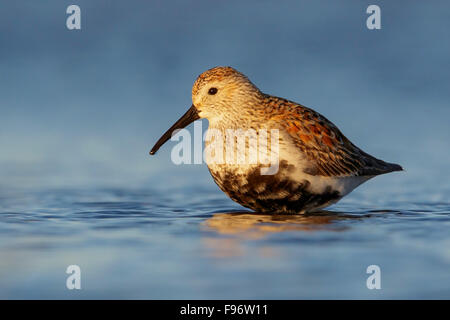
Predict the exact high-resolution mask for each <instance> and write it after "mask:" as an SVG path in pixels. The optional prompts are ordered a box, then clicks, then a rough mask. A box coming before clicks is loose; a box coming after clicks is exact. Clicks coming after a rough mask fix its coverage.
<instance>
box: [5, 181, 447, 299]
mask: <svg viewBox="0 0 450 320" xmlns="http://www.w3.org/2000/svg"><path fill="white" fill-rule="evenodd" d="M445 191H446V193H445V195H446V194H448V191H449V190H448V189H447V190H445ZM381 194H382V195H383V194H384V193H383V192H381ZM384 197H386V195H385V194H384ZM399 197H400V198H402V197H406V198H409V197H410V196H409V195H406V194H396V197H395V198H399ZM395 198H394V197H389V196H387V197H386V198H385V199H383V200H382V201H381V204H380V202H379V201H377V199H373V198H371V197H370V195H367V194H365V192H358V191H356V192H355V193H354V194H353V195H351V196H349V197H348V198H346V199H344V200H343V201H341V202H340V203H339V204H337V205H335V206H333V207H331V208H330V210H329V211H324V212H321V213H319V214H315V215H309V216H292V215H291V216H283V215H273V216H272V215H262V214H255V213H251V212H247V211H246V210H244V209H242V208H240V207H239V206H238V205H235V204H234V203H233V202H231V201H230V200H228V199H227V198H226V197H225V196H224V195H222V194H221V193H220V191H218V190H216V189H215V188H211V186H203V187H202V186H199V185H197V186H192V187H190V188H188V189H174V190H172V191H171V192H167V191H165V192H161V191H158V190H157V189H143V188H139V189H123V188H122V189H120V188H112V189H92V190H86V189H82V190H77V189H49V190H44V191H42V190H39V191H30V190H28V191H27V192H19V191H14V192H12V191H10V192H5V191H3V192H2V193H1V202H0V203H1V205H0V256H1V260H0V288H1V289H0V298H38V299H41V298H45V299H46V298H125V299H129V298H136V299H144V298H145V299H147V298H148V299H166V298H167V299H171V298H178V299H187V298H189V299H190V298H200V299H211V298H214V299H216V298H222V299H231V298H238V299H241V298H250V299H253V298H275V299H279V298H286V299H292V298H307V299H308V298H356V299H359V298H450V286H449V284H450V272H449V270H450V249H449V248H450V233H449V231H448V230H449V228H450V203H449V202H448V201H444V200H443V199H445V197H444V194H442V195H441V200H439V199H438V198H436V200H435V201H433V200H429V201H421V200H418V201H413V200H411V201H404V200H403V199H398V200H397V199H395ZM73 264H75V265H78V266H80V268H81V275H82V277H81V286H82V288H81V290H68V289H67V288H66V282H65V281H66V278H67V277H68V274H66V273H65V271H66V268H67V266H69V265H73ZM369 265H378V266H379V267H380V270H381V289H380V290H376V289H373V290H369V289H368V288H367V287H366V279H367V277H368V276H369V274H367V273H366V269H367V267H368V266H369Z"/></svg>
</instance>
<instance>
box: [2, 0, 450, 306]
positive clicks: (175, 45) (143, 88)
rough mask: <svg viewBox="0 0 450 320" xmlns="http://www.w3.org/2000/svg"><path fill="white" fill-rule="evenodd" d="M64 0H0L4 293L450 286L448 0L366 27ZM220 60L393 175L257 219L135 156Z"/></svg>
mask: <svg viewBox="0 0 450 320" xmlns="http://www.w3.org/2000/svg"><path fill="white" fill-rule="evenodd" d="M69 4H72V2H70V3H69V2H64V1H60V0H51V1H45V2H44V1H25V0H16V1H3V2H1V3H0V298H67V299H71V298H138V299H141V298H186V299H189V298H223V299H229V298H276V299H279V298H288V299H292V298H370V299H371V298H374V299H379V298H450V271H449V270H450V231H449V230H450V229H449V227H450V197H449V195H450V166H449V160H450V148H449V141H450V129H449V119H450V108H449V101H450V90H448V88H450V73H449V72H448V70H449V67H450V3H449V2H448V1H438V0H435V1H433V4H432V5H431V4H428V2H425V1H421V2H419V1H415V2H414V3H413V2H412V1H406V0H405V1H401V0H398V1H383V0H379V1H377V4H378V5H379V6H380V7H381V14H382V29H381V30H368V29H367V28H366V18H367V14H366V8H367V6H368V4H369V3H366V2H361V1H351V0H342V1H335V0H317V1H297V0H292V1H283V2H282V3H279V2H275V1H256V0H255V1H244V2H242V1H226V2H223V3H220V4H219V3H218V4H215V5H212V4H211V1H206V0H199V1H195V2H187V1H184V0H175V1H170V2H164V1H146V2H144V1H136V2H127V1H109V0H97V1H90V0H77V1H76V4H78V5H79V6H80V8H81V14H82V29H81V30H78V31H69V30H67V28H66V26H65V19H66V17H67V15H66V8H67V6H68V5H69ZM217 65H231V66H233V67H235V68H236V69H238V70H240V71H241V72H243V73H245V74H246V75H248V76H249V78H250V79H251V80H252V81H253V82H254V83H255V84H256V85H257V86H258V87H259V88H260V89H261V90H262V91H264V92H266V93H270V94H273V95H276V96H281V97H285V98H287V99H290V100H293V101H297V102H299V103H302V104H304V105H306V106H308V107H311V108H313V109H315V110H317V111H319V112H320V113H321V114H323V115H324V116H326V117H327V118H328V119H330V120H331V121H333V122H334V123H335V124H336V125H337V126H338V127H339V128H340V129H341V130H342V132H343V133H344V134H345V135H346V136H347V137H348V138H349V139H350V140H351V141H352V142H354V143H355V144H356V145H357V146H359V147H361V148H362V149H363V150H364V151H366V152H368V153H370V154H373V155H374V156H376V157H378V158H381V159H383V160H386V161H389V162H395V163H399V164H401V165H402V166H403V167H404V168H405V169H406V171H405V172H399V173H392V174H388V175H385V176H381V177H377V178H375V179H373V180H370V181H369V182H367V183H365V184H364V185H362V186H360V187H358V188H357V189H356V190H355V191H354V192H353V193H351V194H350V195H348V196H347V197H346V198H344V199H343V200H342V201H340V202H339V203H338V204H336V205H334V206H332V207H330V208H328V210H329V211H327V212H323V213H321V214H320V215H318V216H317V215H315V216H268V215H258V214H253V213H249V212H247V211H245V209H244V208H242V207H240V206H239V205H237V204H235V203H234V202H232V201H231V200H229V199H228V198H227V197H226V196H225V195H224V194H223V193H221V192H220V190H219V189H218V188H217V186H216V185H215V184H214V182H213V181H212V179H211V177H210V176H209V173H208V171H207V169H206V167H205V165H181V166H176V165H175V164H173V163H172V162H171V161H170V152H171V148H172V147H173V145H174V143H173V142H169V143H167V145H165V146H164V147H163V148H162V149H161V150H160V151H159V152H158V154H157V155H156V156H154V157H150V156H149V155H148V151H149V150H150V148H151V147H152V145H153V143H154V142H155V141H156V140H157V139H158V138H159V136H160V135H161V134H162V133H163V132H164V131H165V130H166V129H167V128H168V127H169V126H170V125H171V124H172V123H173V122H174V121H175V120H176V119H178V117H179V116H180V115H182V114H183V113H184V112H185V111H186V110H187V108H188V106H190V105H191V86H192V84H193V82H194V80H195V78H196V77H197V75H199V74H200V73H201V72H203V71H205V70H206V69H209V68H211V67H214V66H217ZM203 123H204V126H203V127H204V128H206V126H207V123H206V121H203ZM69 265H79V266H80V268H81V274H82V275H81V286H82V289H81V290H68V289H67V288H66V279H67V277H68V274H66V272H65V271H66V268H67V266H69ZM369 265H378V266H379V267H380V270H381V289H380V290H376V289H374V290H369V289H368V288H367V286H366V280H367V278H368V276H369V274H367V273H366V269H367V267H368V266H369Z"/></svg>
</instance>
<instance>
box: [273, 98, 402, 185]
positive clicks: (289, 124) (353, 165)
mask: <svg viewBox="0 0 450 320" xmlns="http://www.w3.org/2000/svg"><path fill="white" fill-rule="evenodd" d="M277 99H280V100H281V98H277ZM283 100H284V99H283ZM281 107H282V109H283V112H281V113H279V114H278V116H275V118H276V117H280V119H278V120H280V121H277V122H278V123H282V127H283V129H284V130H285V131H286V132H288V133H289V136H290V137H292V141H293V142H294V144H295V145H296V146H297V147H298V148H300V149H301V150H302V152H303V153H304V154H305V156H306V158H307V159H308V160H309V162H310V167H309V168H306V169H305V172H306V173H308V174H312V175H320V176H374V175H379V174H383V173H388V172H392V171H400V170H403V169H402V167H401V166H399V165H397V164H392V163H387V162H384V161H382V160H379V159H377V158H375V157H372V156H371V155H369V154H367V153H365V152H364V151H362V150H361V149H359V148H358V147H356V146H355V145H354V144H353V143H351V142H350V140H348V139H347V138H346V137H345V136H344V135H343V134H342V133H341V131H340V130H339V129H338V128H337V127H336V126H335V125H334V124H333V123H332V122H331V121H329V120H328V119H326V118H325V117H324V116H322V115H321V114H319V113H318V112H315V111H314V110H312V109H309V108H307V107H304V106H302V105H299V104H296V103H294V102H291V101H287V100H284V101H283V102H282V103H281ZM280 111H281V110H280Z"/></svg>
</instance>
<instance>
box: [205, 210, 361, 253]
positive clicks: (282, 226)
mask: <svg viewBox="0 0 450 320" xmlns="http://www.w3.org/2000/svg"><path fill="white" fill-rule="evenodd" d="M364 217H368V215H350V214H342V213H335V212H331V211H321V212H317V213H315V214H309V215H277V214H275V215H270V214H259V213H253V212H227V213H216V214H214V215H213V216H212V217H211V218H209V219H207V220H206V221H204V222H203V225H202V226H203V230H205V231H213V232H216V233H217V234H219V235H223V236H225V237H211V236H208V237H205V238H204V244H205V246H206V247H207V249H208V252H210V253H211V255H212V256H214V257H217V258H226V257H234V256H243V255H245V254H246V250H245V246H244V245H243V242H244V241H245V240H259V239H264V238H266V237H267V236H269V235H270V234H274V233H282V232H315V231H319V230H327V231H332V232H340V231H345V230H347V229H348V228H349V227H348V226H344V225H341V224H338V223H337V222H339V221H341V220H347V219H361V218H364ZM258 253H259V254H260V255H262V256H266V257H267V256H278V255H279V254H278V252H277V250H276V249H275V248H274V247H272V246H270V245H267V246H266V245H263V246H261V247H260V251H259V252H258Z"/></svg>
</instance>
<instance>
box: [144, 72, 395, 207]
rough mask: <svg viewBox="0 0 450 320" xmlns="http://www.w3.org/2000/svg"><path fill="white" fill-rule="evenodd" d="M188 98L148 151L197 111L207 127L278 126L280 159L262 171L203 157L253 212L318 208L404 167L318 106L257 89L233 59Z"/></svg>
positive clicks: (206, 75) (206, 74) (220, 181)
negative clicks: (369, 149)
mask: <svg viewBox="0 0 450 320" xmlns="http://www.w3.org/2000/svg"><path fill="white" fill-rule="evenodd" d="M192 102H193V104H192V106H191V107H190V108H189V110H188V111H187V112H186V113H185V114H184V115H183V116H182V117H181V118H180V119H179V120H178V121H177V122H176V123H175V124H174V125H173V126H172V127H171V128H170V129H169V130H167V131H166V133H164V134H163V135H162V137H161V138H160V139H159V140H158V141H157V142H156V144H155V146H154V147H153V148H152V150H151V151H150V154H151V155H153V154H155V153H156V152H157V151H158V149H159V148H160V147H161V146H162V145H163V144H164V143H165V142H166V141H167V140H169V139H170V137H171V135H172V134H173V133H174V131H175V130H177V129H181V128H184V127H186V126H187V125H189V124H190V123H192V122H193V121H195V120H197V119H200V118H206V119H208V122H209V129H215V130H219V132H224V133H225V131H226V130H229V129H233V130H238V129H242V130H247V129H253V130H258V129H261V128H264V129H277V130H278V132H279V138H278V140H279V143H278V150H277V157H278V160H279V166H278V170H277V172H276V173H275V174H272V175H262V174H261V171H260V168H261V164H236V163H209V162H208V161H206V162H207V165H208V169H209V171H210V173H211V175H212V177H213V179H214V181H215V182H216V184H217V185H218V186H219V188H220V189H221V190H222V191H223V192H225V193H226V194H227V195H228V196H229V197H230V198H231V199H232V200H234V201H236V202H237V203H239V204H241V205H242V206H244V207H247V208H250V209H252V210H254V211H257V212H265V213H267V212H269V213H300V214H301V213H306V212H311V211H316V210H320V209H322V208H325V207H327V206H329V205H331V204H333V203H336V202H337V201H339V200H340V199H341V198H342V197H344V196H345V195H347V194H348V193H350V192H351V191H352V190H353V189H355V188H356V187H357V186H359V185H360V184H362V183H364V182H366V181H367V180H369V179H371V178H373V177H375V176H377V175H380V174H385V173H389V172H393V171H402V170H403V169H402V167H401V166H400V165H398V164H394V163H388V162H385V161H383V160H380V159H377V158H375V157H373V156H371V155H369V154H367V153H366V152H364V151H362V150H361V149H360V148H358V147H357V146H355V145H354V144H353V143H352V142H350V140H349V139H347V138H346V137H345V136H344V135H343V134H342V133H341V131H340V130H339V129H338V128H337V127H336V126H335V125H334V124H333V123H332V122H331V121H329V120H328V119H327V118H325V117H324V116H322V115H321V114H319V113H318V112H316V111H314V110H312V109H310V108H307V107H305V106H303V105H301V104H298V103H295V102H293V101H290V100H287V99H284V98H279V97H275V96H271V95H268V94H265V93H263V92H261V91H260V90H259V89H258V88H257V87H256V86H255V85H254V84H253V83H252V82H251V81H250V80H249V79H248V78H247V77H246V76H245V75H244V74H242V73H241V72H239V71H237V70H235V69H233V68H231V67H215V68H212V69H209V70H207V71H205V72H204V73H202V74H201V75H200V76H198V78H197V79H196V81H195V83H194V85H193V87H192ZM247 147H248V145H247Z"/></svg>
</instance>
